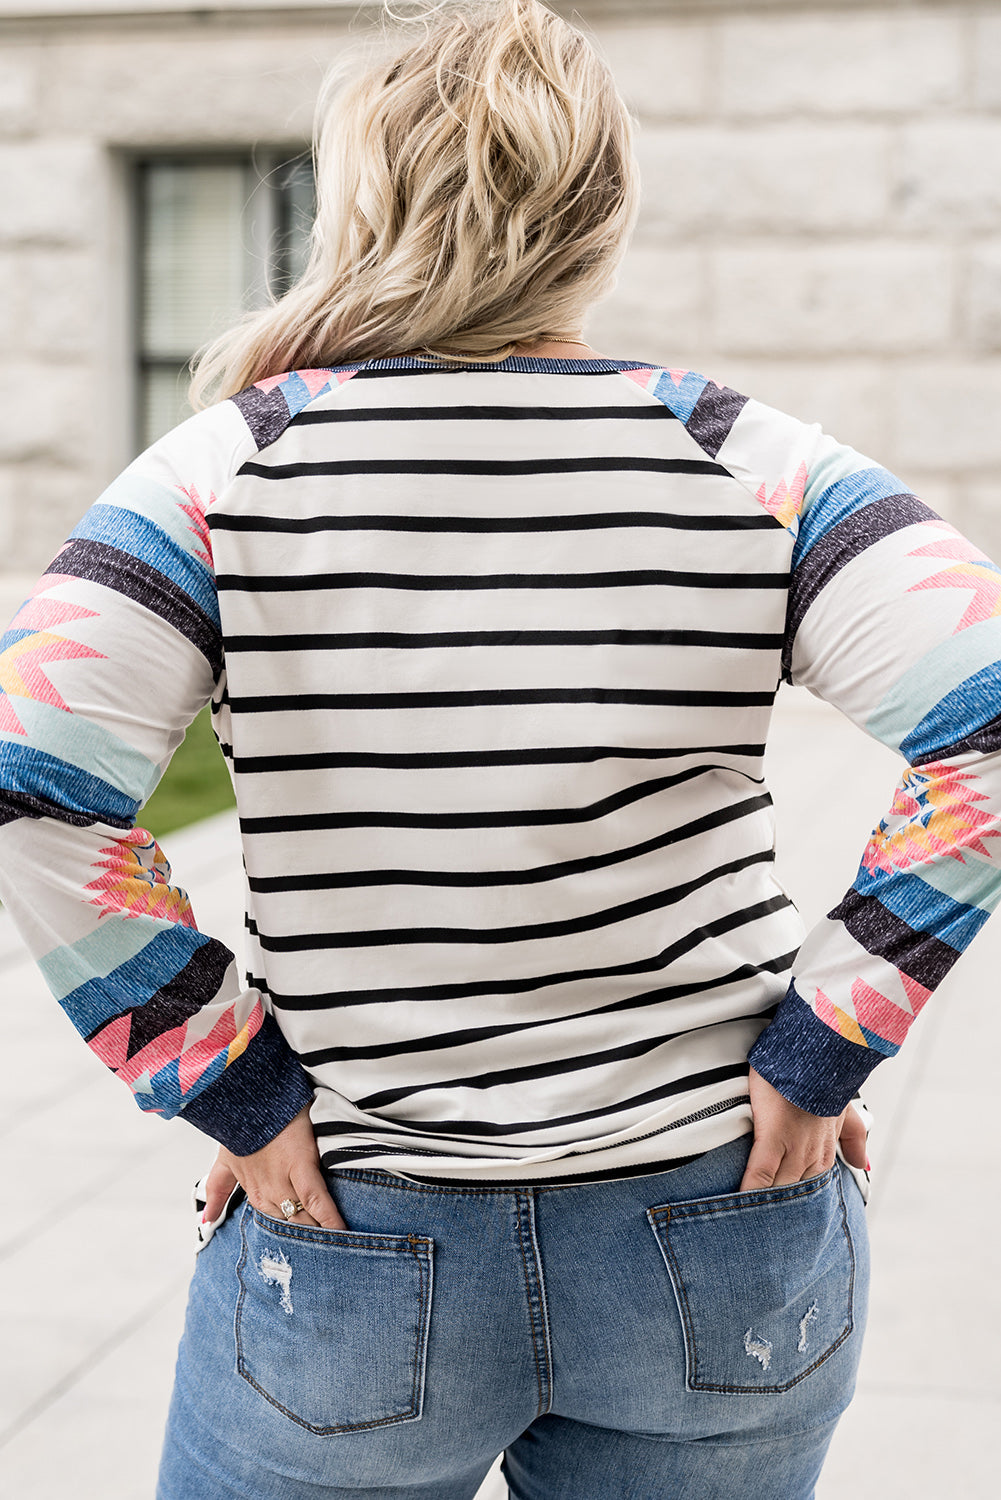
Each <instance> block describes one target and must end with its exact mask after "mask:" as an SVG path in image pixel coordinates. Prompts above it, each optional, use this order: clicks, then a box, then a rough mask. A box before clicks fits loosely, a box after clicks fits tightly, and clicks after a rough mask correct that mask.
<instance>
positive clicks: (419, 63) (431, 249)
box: [191, 0, 638, 406]
mask: <svg viewBox="0 0 1001 1500" xmlns="http://www.w3.org/2000/svg"><path fill="white" fill-rule="evenodd" d="M418 18H419V20H420V21H421V22H422V28H423V29H422V34H419V35H418V36H417V37H416V38H414V37H413V36H412V35H408V34H407V33H406V31H404V37H405V45H403V46H401V45H400V37H399V34H398V33H395V34H394V38H393V39H394V40H395V44H396V45H395V50H394V51H393V53H392V55H390V56H389V57H388V59H387V58H386V57H385V56H383V57H382V58H381V59H380V60H378V61H376V62H373V61H372V60H371V58H369V59H368V60H367V62H363V63H362V66H361V67H360V68H359V66H358V63H357V61H355V62H353V63H349V64H348V65H344V64H342V65H340V66H337V67H335V69H334V70H333V73H332V74H331V76H330V77H329V78H328V80H327V82H326V84H325V86H324V89H323V92H322V94H321V98H320V104H319V108H318V111H317V132H316V145H315V160H316V168H317V172H316V178H317V216H316V222H315V225H314V229H313V234H312V242H311V250H310V256H309V260H308V264H307V267H306V270H305V272H304V273H303V275H302V277H301V279H300V280H299V281H298V282H297V283H296V285H295V286H293V287H292V288H291V290H290V291H288V292H287V293H286V294H285V296H283V297H282V298H280V299H279V300H278V301H277V302H274V303H273V304H272V305H271V306H269V307H267V308H265V309H264V310H263V311H259V312H256V313H251V314H248V315H247V316H246V317H245V318H244V319H243V320H242V321H241V322H240V323H239V324H238V325H237V326H236V327H235V328H234V329H232V330H230V331H229V332H228V333H226V334H224V335H223V336H222V337H220V338H218V339H216V340H215V341H214V342H213V343H211V344H210V345H209V346H208V347H207V348H206V349H205V351H204V352H203V353H202V354H201V356H200V357H199V359H198V362H197V367H196V371H195V376H194V380H193V383H192V389H191V399H192V403H193V404H194V405H196V406H199V405H204V404H206V401H207V400H220V399H222V398H224V397H226V396H229V395H232V394H234V393H235V392H236V391H239V390H242V389H243V388H244V387H246V386H248V385H251V384H253V382H255V381H257V380H261V379H264V378H265V377H266V376H269V375H276V374H280V373H282V372H283V371H285V370H290V369H296V368H300V369H302V368H307V367H310V366H317V365H337V364H349V363H352V362H354V361H360V360H365V359H376V358H380V357H385V356H388V355H394V354H400V353H404V352H407V351H420V352H422V353H425V354H427V355H430V356H434V357H437V358H440V359H458V358H462V357H466V358H468V357H470V356H475V357H476V358H477V359H487V360H492V359H503V358H504V357H505V356H506V355H508V354H510V353H511V352H512V350H513V349H514V348H515V347H516V346H517V345H519V344H523V343H526V342H529V341H535V340H537V339H539V338H543V337H545V336H546V335H550V336H552V335H555V334H557V333H559V332H565V331H568V330H574V331H577V330H579V328H580V326H581V320H582V318H583V316H584V313H585V311H586V309H587V308H588V306H589V305H590V304H591V303H592V302H594V301H596V300H597V299H598V298H599V297H600V296H601V295H602V294H603V293H604V292H606V291H607V290H608V289H609V287H610V286H611V284H612V281H613V278H614V273H615V269H616V267H617V265H618V262H619V260H620V259H621V256H622V253H623V251H624V249H625V245H626V241H627V239H628V236H629V232H630V230H631V229H632V225H633V221H634V218H635V212H636V205H637V197H638V187H637V173H636V165H635V161H634V158H633V154H632V129H631V121H630V118H629V115H628V112H627V110H626V108H625V105H624V104H623V102H622V100H621V98H620V97H619V95H618V93H617V91H616V88H615V84H614V82H613V80H612V77H611V75H610V73H609V71H608V69H607V67H606V66H605V64H604V63H603V62H602V61H601V59H600V58H599V57H598V56H597V54H596V53H595V51H594V49H593V48H592V46H591V45H590V43H589V42H588V40H587V38H586V37H585V36H584V35H583V34H582V33H581V32H580V31H579V30H577V29H576V28H575V27H573V26H571V25H569V24H568V23H567V22H566V21H564V20H562V19H561V18H560V17H558V16H556V15H554V13H553V12H552V11H550V10H548V9H547V8H546V6H544V5H541V4H539V3H538V0H465V3H459V4H457V5H456V4H451V3H447V0H446V3H439V4H430V5H428V4H425V5H423V6H418ZM208 392H211V394H210V395H207V393H208Z"/></svg>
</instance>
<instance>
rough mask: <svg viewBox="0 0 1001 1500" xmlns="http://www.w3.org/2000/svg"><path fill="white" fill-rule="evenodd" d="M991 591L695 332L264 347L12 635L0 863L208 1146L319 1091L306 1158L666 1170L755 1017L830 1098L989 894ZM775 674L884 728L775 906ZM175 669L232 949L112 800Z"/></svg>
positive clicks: (913, 1002) (98, 1013)
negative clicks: (873, 788)
mask: <svg viewBox="0 0 1001 1500" xmlns="http://www.w3.org/2000/svg"><path fill="white" fill-rule="evenodd" d="M971 590H972V591H973V602H971ZM999 601H1001V574H999V573H998V570H997V569H996V568H994V567H993V565H992V564H990V563H989V562H987V561H986V560H984V559H982V558H980V557H979V555H978V554H976V553H975V550H974V549H971V548H970V545H969V544H968V543H966V542H965V541H964V539H963V538H961V537H958V535H957V533H955V532H954V531H953V530H952V528H951V527H948V526H947V525H946V523H944V522H943V521H942V520H941V518H939V517H937V516H935V515H934V513H933V512H931V511H929V510H928V509H927V507H924V506H922V505H921V504H920V502H918V501H916V500H915V499H914V498H913V497H912V496H909V495H907V494H906V492H904V491H903V488H902V486H900V485H899V483H898V482H897V481H896V480H894V479H893V478H892V476H890V475H888V474H886V472H885V471H884V470H881V469H879V468H878V467H877V466H875V465H873V464H872V463H871V462H870V461H869V460H868V459H865V458H862V457H861V456H860V455H859V454H857V453H854V452H853V450H851V449H850V448H845V447H843V446H840V445H838V444H837V443H834V442H833V441H832V440H831V439H829V438H826V437H825V436H824V435H823V434H822V433H821V432H820V430H819V428H816V427H809V426H805V425H804V424H803V423H800V422H797V421H795V420H794V419H792V418H789V417H786V416H784V415H782V414H781V413H779V412H775V411H773V410H771V409H770V408H768V407H765V406H762V405H761V404H760V403H757V402H754V401H747V400H745V398H743V397H741V396H738V395H736V393H734V392H733V391H730V390H727V389H726V388H725V387H721V386H718V385H716V384H715V383H713V382H711V381H706V380H705V379H704V378H703V377H701V376H698V375H695V374H693V373H692V372H689V371H683V370H662V369H654V368H652V367H650V366H646V365H640V364H635V363H628V362H621V361H611V360H604V359H595V360H572V361H562V360H544V359H528V358H511V359H508V360H505V361H504V362H503V363H502V364H499V365H483V364H470V365H462V366H458V367H454V368H452V367H442V366H441V365H439V364H436V363H434V362H432V361H421V360H417V359H410V358H399V359H392V360H379V361H372V362H368V363H366V364H363V365H361V366H357V367H356V366H352V367H350V368H344V369H337V370H308V371H300V372H297V373H293V374H290V375H282V376H278V377H275V378H273V379H270V380H266V381H262V382H261V383H260V384H259V385H257V386H254V387H252V388H251V389H250V390H248V391H245V392H243V393H242V394H241V395H239V396H237V397H235V398H233V399H232V400H231V401H226V402H223V403H221V404H220V405H219V406H216V407H214V408H211V409H210V410H209V411H206V412H204V413H201V414H200V415H198V416H196V417H194V418H192V419H191V420H190V421H188V422H186V423H184V424H182V426H180V427H179V428H176V429H175V430H174V432H172V433H170V434H168V436H167V437H166V438H164V439H162V440H161V441H160V442H159V443H157V444H156V445H154V447H153V448H152V449H150V450H149V451H148V452H147V453H146V454H144V455H143V456H142V457H141V458H140V459H138V460H137V461H136V463H135V464H133V465H132V466H131V468H130V469H129V470H127V471H126V472H125V474H123V475H122V476H121V477H120V478H119V479H118V480H117V481H116V482H115V484H114V485H112V486H111V488H110V489H109V490H108V491H107V492H106V494H105V495H104V496H102V497H101V499H100V500H99V501H98V502H97V503H96V504H95V505H94V506H93V507H92V508H91V510H90V511H89V512H88V513H87V515H86V516H85V517H84V519H83V521H82V522H81V523H80V525H79V526H78V527H77V528H76V530H75V531H74V533H73V535H72V537H71V538H70V540H69V541H68V542H67V544H66V546H65V547H64V548H63V549H62V551H61V552H60V553H59V555H58V556H57V558H56V560H55V561H54V562H53V564H52V566H51V568H50V569H49V571H48V573H47V574H46V575H45V576H44V577H43V579H42V580H41V581H40V583H39V585H38V587H37V588H36V590H35V591H34V594H33V595H32V597H31V599H29V600H28V601H27V603H26V604H25V606H24V607H23V609H22V611H21V612H20V613H19V614H18V616H17V617H16V619H15V621H14V623H13V625H12V627H11V629H10V631H9V632H8V634H7V636H6V637H5V638H4V642H3V643H2V645H3V648H4V649H3V652H2V655H0V673H2V679H0V680H2V685H3V693H2V694H0V770H2V775H3V779H2V782H0V866H2V869H3V877H4V878H3V887H2V894H3V899H4V901H5V903H7V904H8V905H9V906H10V907H11V909H12V910H13V911H14V914H15V917H16V919H17V920H18V922H19V924H20V926H21V929H22V931H23V932H24V934H25V937H26V938H27V940H28V942H29V944H30V945H31V946H32V948H33V950H34V951H35V952H36V954H37V956H38V958H39V961H40V963H41V966H42V968H43V971H44V972H45V974H46V978H47V979H48V981H49V984H50V986H51V987H52V989H53V991H54V993H55V994H56V996H57V998H58V999H59V1000H60V1002H61V1004H62V1005H63V1006H64V1008H65V1009H66V1011H67V1013H68V1014H69V1015H70V1017H71V1018H72V1019H73V1021H74V1023H75V1024H76V1025H77V1026H78V1028H79V1029H80V1030H81V1031H82V1032H83V1033H84V1035H85V1036H86V1037H87V1039H88V1041H89V1042H90V1044H91V1046H92V1047H93V1048H94V1050H95V1051H96V1052H97V1053H98V1055H99V1056H101V1057H102V1059H103V1060H104V1061H105V1062H106V1063H107V1064H108V1065H109V1066H111V1067H112V1068H114V1069H115V1071H116V1072H117V1073H118V1074H119V1076H121V1077H122V1078H123V1079H124V1081H125V1082H126V1083H127V1084H128V1085H129V1086H130V1087H131V1088H132V1089H133V1091H134V1093H135V1096H136V1099H137V1102H138V1103H139V1105H140V1107H142V1108H143V1109H147V1110H150V1111H153V1112H157V1113H160V1114H163V1115H173V1114H177V1113H183V1114H184V1116H185V1117H186V1118H188V1119H189V1120H191V1121H192V1122H193V1123H194V1124H196V1125H198V1126H199V1127H200V1128H201V1129H203V1130H206V1131H207V1132H209V1133H210V1134H212V1135H213V1136H214V1137H215V1138H216V1139H218V1140H220V1141H222V1142H223V1143H224V1144H226V1145H228V1146H229V1147H230V1148H231V1149H232V1150H234V1151H236V1152H237V1153H239V1154H245V1153H247V1152H249V1151H252V1150H256V1149H257V1148H258V1147H260V1146H261V1145H263V1144H265V1143H266V1142H267V1141H268V1140H270V1139H271V1138H272V1137H273V1136H274V1135H275V1134H277V1132H278V1131H279V1130H280V1129H281V1128H282V1127H283V1126H284V1125H285V1124H287V1123H288V1121H289V1120H290V1119H291V1118H292V1117H293V1115H295V1114H296V1113H297V1112H298V1111H299V1110H300V1109H301V1108H302V1106H303V1104H304V1103H305V1102H310V1101H311V1106H312V1117H313V1121H314V1125H315V1129H316V1133H317V1137H318V1140H319V1143H320V1148H321V1154H322V1158H323V1161H324V1162H325V1164H326V1165H327V1166H329V1167H333V1166H338V1165H339V1166H345V1165H347V1166H351V1165H355V1166H359V1165H364V1164H366V1163H372V1164H376V1165H378V1166H381V1167H384V1168H389V1169H390V1170H394V1171H397V1172H402V1173H405V1174H410V1175H414V1176H421V1177H433V1178H448V1177H471V1178H474V1179H477V1180H480V1181H490V1180H507V1181H511V1180H524V1181H531V1180H540V1179H547V1178H559V1177H576V1176H592V1177H594V1176H597V1177H607V1176H614V1175H616V1174H621V1173H634V1172H642V1171H649V1170H654V1169H656V1168H658V1167H661V1166H664V1165H670V1164H676V1163H678V1162H680V1161H683V1160H686V1159H688V1158H690V1157H691V1156H693V1155H696V1154H698V1153H700V1152H702V1151H705V1150H708V1149H711V1148H712V1147H714V1146H717V1145H720V1144H722V1143H723V1142H725V1141H727V1140H730V1139H733V1138H734V1137H735V1136H737V1135H740V1134H742V1133H743V1132H745V1131H746V1130H748V1129H749V1128H750V1111H749V1106H748V1100H747V1071H748V1055H749V1053H750V1054H751V1061H752V1062H753V1063H754V1065H755V1067H757V1068H758V1069H759V1071H761V1072H762V1073H763V1074H764V1076H766V1077H768V1078H769V1079H770V1080H771V1081H772V1082H773V1083H775V1085H776V1086H777V1087H779V1088H780V1089H781V1090H782V1092H784V1093H785V1094H786V1097H788V1098H791V1099H792V1100H793V1101H794V1102H796V1103H798V1104H800V1105H801V1106H802V1107H803V1108H805V1109H810V1110H812V1111H813V1112H814V1113H817V1114H827V1115H834V1114H838V1113H840V1111H841V1110H842V1109H843V1108H844V1106H845V1103H846V1102H847V1100H848V1099H849V1098H850V1097H852V1095H853V1094H854V1093H855V1091H856V1090H857V1088H858V1085H859V1084H860V1083H861V1081H862V1080H863V1079H864V1077H865V1076H866V1074H867V1073H868V1072H869V1070H870V1069H871V1068H872V1066H873V1065H874V1064H875V1063H876V1062H878V1061H879V1060H880V1058H881V1057H884V1056H886V1055H888V1054H889V1053H891V1052H893V1051H895V1050H896V1048H897V1046H898V1044H899V1042H900V1040H901V1039H902V1036H903V1034H904V1032H905V1030H906V1027H907V1025H908V1024H909V1022H910V1020H911V1019H913V1015H914V1014H916V1012H917V1010H918V1009H919V1008H920V1006H921V1004H923V1003H924V1000H925V999H926V998H927V996H928V995H929V994H930V993H931V991H932V990H933V989H934V987H935V985H936V984H937V983H938V981H939V979H941V977H942V976H943V975H944V973H945V972H947V970H948V967H949V965H950V964H951V962H952V961H953V960H954V959H955V957H956V956H958V952H959V951H960V950H961V949H962V947H963V946H964V945H965V943H966V942H968V941H969V939H970V938H971V937H972V936H973V934H974V933H975V931H976V930H977V929H978V926H979V925H980V924H981V923H982V920H983V919H984V918H985V917H986V914H987V911H988V910H989V909H990V906H991V905H992V904H994V903H995V902H996V900H997V897H998V895H999V894H1001V880H999V878H998V871H997V861H996V860H995V858H994V852H993V851H994V847H995V845H994V843H988V842H986V841H987V840H995V841H996V840H997V838H998V836H999V831H1001V829H999V827H998V826H995V825H998V823H999V811H1001V770H999V768H998V764H996V763H997V762H998V761H999V758H998V756H997V755H996V753H995V752H996V750H997V748H999V746H998V743H997V741H998V738H999V735H998V729H997V726H998V724H1001V692H999V683H1001V669H999V668H998V663H999V661H1001V649H999V648H1001V634H999V632H1001V603H999ZM964 611H965V613H964ZM50 664H52V665H51V676H50V675H49V673H50ZM783 675H784V676H785V677H787V678H790V679H792V680H795V681H797V682H801V683H804V684H805V685H806V686H808V687H810V688H811V689H812V690H813V691H815V692H817V693H818V694H820V695H821V696H823V697H825V698H828V699H829V700H830V701H832V702H834V703H836V704H837V705H838V706H839V707H840V708H842V709H843V710H844V711H845V712H846V713H847V714H849V715H850V717H852V718H853V719H855V720H856V722H858V723H859V724H860V725H862V726H863V727H864V728H866V729H868V730H869V732H870V733H872V734H875V735H877V736H878V737H879V738H881V739H883V740H884V742H885V743H888V744H893V745H895V746H897V747H899V748H900V749H901V750H902V751H903V753H904V754H906V755H907V757H908V759H909V760H910V762H911V769H909V770H908V771H906V772H905V774H904V778H903V781H902V783H901V788H900V789H899V790H898V793H897V796H896V799H895V801H894V804H893V808H892V810H891V812H890V813H889V814H887V817H886V818H885V819H884V820H883V822H882V823H880V825H879V827H878V828H877V829H876V832H875V833H874V835H873V839H872V841H871V842H870V845H869V846H868V848H867V849H866V850H865V851H864V853H863V860H862V864H861V866H860V869H859V875H858V877H857V879H856V882H855V885H854V886H853V888H852V890H851V891H849V893H848V894H847V896H846V897H845V900H844V901H843V902H842V903H841V905H840V906H839V907H838V908H837V909H836V910H835V911H834V912H832V913H831V915H830V918H828V919H826V920H825V922H822V923H820V924H818V926H817V927H816V928H814V929H813V931H812V932H811V933H810V934H809V936H808V938H807V941H806V942H805V943H803V941H802V940H803V930H802V926H801V923H800V919H799V917H798V915H797V913H796V911H795V909H794V908H793V906H792V904H791V902H790V900H789V898H788V896H787V895H786V894H785V892H784V891H783V890H782V888H781V887H780V886H779V885H778V883H777V882H776V880H775V877H774V872H773V823H772V817H771V811H770V803H769V797H768V793H767V791H766V788H765V786H764V782H763V779H762V776H763V772H762V763H763V755H764V748H765V739H766V735H767V730H768V723H769V715H770V713H771V709H772V703H773V699H774V695H775V692H776V689H777V687H778V683H779V680H780V677H782V676H783ZM210 698H211V700H212V702H213V708H214V711H215V724H216V729H217V732H218V734H219V738H220V742H221V743H222V745H223V748H224V752H225V753H226V755H227V756H228V758H229V759H230V763H231V766H232V771H233V777H234V783H235V787H236V795H237V802H238V808H239V816H240V825H241V829H242V837H243V846H244V854H245V864H246V873H247V887H248V892H247V895H248V917H247V923H248V939H249V952H250V958H249V976H248V977H247V978H246V980H244V978H243V977H241V976H240V975H239V973H238V971H237V967H236V964H235V961H234V959H233V955H232V954H230V953H229V952H228V950H227V949H226V948H225V947H224V946H223V945H222V944H221V943H219V942H218V941H216V940H214V939H212V938H211V937H209V936H207V935H206V934H203V933H201V932H199V931H198V930H197V928H196V926H195V923H194V917H193V914H192V913H191V910H190V905H189V903H188V902H187V898H186V897H185V894H184V892H183V891H180V890H179V889H178V888H177V887H176V886H173V885H172V884H171V883H170V870H169V866H168V865H167V863H166V860H165V858H164V856H163V854H162V852H161V851H160V849H159V848H158V846H157V845H156V844H155V842H154V841H153V840H152V838H151V837H150V836H149V835H148V834H146V833H145V832H144V830H142V829H141V828H137V827H135V820H136V816H137V813H138V811H139V809H140V807H141V804H142V802H143V801H144V800H145V798H146V797H147V796H148V794H149V791H150V790H151V789H152V786H153V785H155V783H156V780H157V779H158V777H159V775H160V774H162V771H163V768H164V766H165V765H166V763H167V761H168V760H169V758H170V754H171V753H172V751H173V749H174V748H175V747H176V745H177V744H178V743H179V741H180V738H181V736H182V735H183V731H184V727H185V726H186V724H187V723H188V722H190V720H191V718H192V717H193V716H194V714H195V713H196V712H197V711H198V709H199V707H200V706H201V705H202V704H204V703H205V702H206V701H208V700H209V699H210ZM801 944H802V947H801ZM791 979H792V980H794V981H795V982H794V983H791V982H790V981H791Z"/></svg>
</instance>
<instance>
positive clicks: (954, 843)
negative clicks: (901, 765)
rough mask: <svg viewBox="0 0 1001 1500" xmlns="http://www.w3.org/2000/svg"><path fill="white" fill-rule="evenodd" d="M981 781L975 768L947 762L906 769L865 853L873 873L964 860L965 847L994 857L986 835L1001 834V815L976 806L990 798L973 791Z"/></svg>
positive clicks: (991, 837)
mask: <svg viewBox="0 0 1001 1500" xmlns="http://www.w3.org/2000/svg"><path fill="white" fill-rule="evenodd" d="M977 781H978V778H977V776H976V775H975V774H974V773H973V772H972V771H963V770H960V769H958V768H957V767H956V766H953V765H949V764H947V763H945V762H942V763H939V762H929V763H928V764H926V765H923V766H921V767H920V769H917V768H914V767H912V768H911V769H909V770H908V771H906V772H905V773H904V776H903V778H902V780H901V782H900V785H899V786H898V788H897V791H896V795H895V796H894V799H893V806H892V807H891V809H890V814H889V816H888V817H887V818H884V819H883V820H882V821H881V822H880V824H879V826H878V827H877V829H876V830H875V832H874V833H873V835H872V837H871V838H870V840H869V842H868V844H867V845H866V847H865V852H864V854H863V856H862V863H863V865H864V867H865V869H866V870H868V871H869V873H870V874H875V873H876V871H877V870H881V871H884V872H885V873H887V874H892V873H893V871H895V870H906V869H907V868H908V867H909V866H910V865H930V864H931V863H932V862H933V861H934V860H935V859H938V858H941V857H943V856H945V857H948V858H950V859H956V860H958V861H959V863H960V864H964V863H965V862H966V861H965V859H964V851H965V852H972V853H974V854H979V855H981V856H982V858H984V859H991V858H992V857H993V854H994V852H995V848H996V846H995V848H989V847H988V846H987V844H985V843H984V840H985V839H996V838H999V837H1001V830H999V829H998V828H997V827H995V826H992V825H995V824H996V823H997V821H998V820H997V816H996V815H992V814H990V813H987V812H984V811H982V810H981V809H980V808H978V807H975V806H974V805H973V804H974V803H976V802H987V803H988V804H989V802H990V798H989V797H988V796H987V794H986V793H985V792H981V791H976V790H974V785H971V783H973V784H976V783H977Z"/></svg>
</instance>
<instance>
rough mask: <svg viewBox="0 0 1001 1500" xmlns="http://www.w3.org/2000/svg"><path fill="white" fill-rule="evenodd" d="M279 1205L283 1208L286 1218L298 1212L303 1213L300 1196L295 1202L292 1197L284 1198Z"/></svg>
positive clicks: (292, 1216)
mask: <svg viewBox="0 0 1001 1500" xmlns="http://www.w3.org/2000/svg"><path fill="white" fill-rule="evenodd" d="M278 1207H279V1208H280V1209H281V1211H282V1213H283V1214H284V1215H285V1217H286V1219H292V1218H294V1217H295V1215H296V1214H301V1213H302V1204H301V1203H300V1202H299V1200H298V1198H297V1199H296V1201H295V1202H294V1203H293V1202H292V1199H291V1198H283V1199H282V1201H281V1202H280V1203H279V1205H278Z"/></svg>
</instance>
